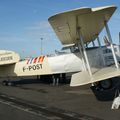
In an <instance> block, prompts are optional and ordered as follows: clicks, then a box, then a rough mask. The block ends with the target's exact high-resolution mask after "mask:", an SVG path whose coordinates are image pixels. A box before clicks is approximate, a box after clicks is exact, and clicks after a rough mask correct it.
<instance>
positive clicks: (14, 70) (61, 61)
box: [0, 6, 120, 89]
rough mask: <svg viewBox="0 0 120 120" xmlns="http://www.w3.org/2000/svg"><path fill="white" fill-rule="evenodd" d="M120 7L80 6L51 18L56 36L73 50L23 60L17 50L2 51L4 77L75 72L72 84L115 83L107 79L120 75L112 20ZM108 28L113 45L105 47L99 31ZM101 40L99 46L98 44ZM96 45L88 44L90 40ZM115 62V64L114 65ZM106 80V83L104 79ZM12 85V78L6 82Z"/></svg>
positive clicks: (0, 68)
mask: <svg viewBox="0 0 120 120" xmlns="http://www.w3.org/2000/svg"><path fill="white" fill-rule="evenodd" d="M115 10H116V6H105V7H98V8H79V9H75V10H71V11H66V12H63V13H59V14H56V15H54V16H52V17H50V18H49V19H48V21H49V22H50V24H51V26H52V27H53V30H54V31H55V33H56V35H57V36H58V38H59V39H60V41H61V43H62V44H63V45H64V49H67V48H69V49H70V51H71V52H70V53H62V54H60V53H59V54H56V55H54V56H43V55H41V56H38V57H35V58H29V59H26V60H22V61H21V60H20V56H19V55H18V54H17V53H15V52H13V51H5V50H1V51H0V77H15V76H17V77H21V76H37V75H39V76H43V75H57V74H58V75H60V74H63V73H65V74H66V73H75V74H73V75H72V78H71V82H70V86H80V85H85V84H90V83H92V84H94V85H99V84H101V86H102V87H103V88H105V89H108V88H110V87H111V86H112V82H111V81H110V80H108V81H107V82H104V80H106V79H109V78H113V77H117V76H119V75H120V69H119V59H120V50H119V46H117V45H113V43H112V39H111V35H110V31H109V27H108V24H107V23H108V21H109V19H110V18H111V16H112V14H113V13H114V11H115ZM104 27H105V29H106V32H107V38H105V39H107V40H108V42H109V46H107V47H105V46H104V47H102V46H101V43H100V39H99V34H100V32H101V31H102V30H103V28H104ZM96 39H97V41H98V46H97V47H96V46H95V45H94V41H95V40H96ZM91 42H92V43H93V47H88V45H89V44H90V43H91ZM114 64H115V65H114ZM100 81H103V82H100ZM4 83H5V84H10V83H11V81H8V80H7V81H4ZM96 83H97V84H96Z"/></svg>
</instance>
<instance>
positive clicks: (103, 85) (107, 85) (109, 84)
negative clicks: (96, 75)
mask: <svg viewBox="0 0 120 120" xmlns="http://www.w3.org/2000/svg"><path fill="white" fill-rule="evenodd" d="M99 85H100V87H101V88H102V89H104V90H108V89H111V88H112V80H110V79H108V80H103V81H100V82H99Z"/></svg>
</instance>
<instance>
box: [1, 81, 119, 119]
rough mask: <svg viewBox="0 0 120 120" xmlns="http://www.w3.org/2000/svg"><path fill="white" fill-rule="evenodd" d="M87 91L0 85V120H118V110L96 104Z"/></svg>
mask: <svg viewBox="0 0 120 120" xmlns="http://www.w3.org/2000/svg"><path fill="white" fill-rule="evenodd" d="M89 87H90V86H84V87H74V88H73V87H70V86H69V85H68V84H66V85H65V84H60V85H59V86H53V85H52V84H43V83H33V84H20V85H17V86H3V85H2V84H0V116H1V117H0V120H8V119H9V120H15V119H16V118H17V120H21V119H22V120H23V119H25V120H28V119H29V120H38V119H39V120H68V119H69V120H120V109H118V110H111V105H112V101H111V100H110V101H98V100H97V99H96V96H95V95H94V94H93V92H92V90H91V89H90V88H89Z"/></svg>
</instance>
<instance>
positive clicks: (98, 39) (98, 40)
mask: <svg viewBox="0 0 120 120" xmlns="http://www.w3.org/2000/svg"><path fill="white" fill-rule="evenodd" d="M97 42H98V45H99V48H100V49H101V50H102V47H101V43H100V38H99V36H98V35H97ZM101 50H100V54H101V56H102V61H103V65H104V66H105V59H104V56H103V52H102V51H101Z"/></svg>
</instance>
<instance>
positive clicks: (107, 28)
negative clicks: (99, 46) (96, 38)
mask: <svg viewBox="0 0 120 120" xmlns="http://www.w3.org/2000/svg"><path fill="white" fill-rule="evenodd" d="M105 29H106V32H107V36H108V40H109V42H110V47H111V50H112V54H113V59H114V62H115V66H116V68H117V69H118V68H119V65H118V61H117V57H116V55H115V50H114V46H113V42H112V37H111V34H110V30H109V27H108V24H107V21H105Z"/></svg>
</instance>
